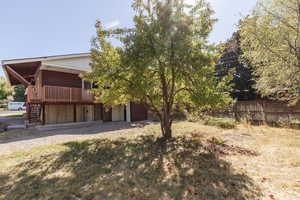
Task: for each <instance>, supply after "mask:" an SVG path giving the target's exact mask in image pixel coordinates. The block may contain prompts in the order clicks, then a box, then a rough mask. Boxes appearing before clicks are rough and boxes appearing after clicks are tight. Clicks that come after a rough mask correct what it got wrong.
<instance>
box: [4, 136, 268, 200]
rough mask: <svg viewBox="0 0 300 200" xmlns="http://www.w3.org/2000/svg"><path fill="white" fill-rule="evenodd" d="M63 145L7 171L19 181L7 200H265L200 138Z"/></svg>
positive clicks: (8, 193) (256, 189) (9, 192)
mask: <svg viewBox="0 0 300 200" xmlns="http://www.w3.org/2000/svg"><path fill="white" fill-rule="evenodd" d="M64 145H66V146H67V147H68V150H66V151H64V152H61V153H58V154H51V155H48V156H43V157H40V158H38V159H35V160H30V161H27V162H24V163H22V164H20V165H18V166H16V167H15V168H14V169H12V171H10V172H8V174H9V173H10V174H14V176H12V177H11V179H13V180H14V183H13V184H11V185H7V184H6V185H0V187H2V189H3V188H4V187H5V188H9V189H8V190H6V193H5V195H4V199H10V200H13V199H58V200H60V199H74V200H79V199H84V200H87V199H88V200H89V199H91V200H96V199H178V200H179V199H205V200H215V199H218V200H219V199H220V200H221V199H236V200H245V199H251V200H254V199H261V195H262V194H261V191H260V189H259V187H258V186H256V185H255V183H254V182H253V180H251V178H249V177H248V176H247V175H246V174H239V173H237V172H235V171H234V170H233V169H232V167H231V164H230V163H229V162H227V161H225V160H223V159H222V158H220V157H218V155H217V154H215V153H213V152H211V151H208V150H206V148H204V145H203V144H202V143H201V142H200V140H199V138H192V137H178V138H176V139H174V140H173V141H171V142H168V143H167V144H166V145H164V146H161V145H159V144H157V143H156V139H155V137H153V136H144V137H139V138H137V139H135V140H127V139H124V138H121V139H117V140H113V141H111V140H90V141H84V142H69V143H65V144H64ZM8 174H7V175H4V176H5V177H7V176H9V175H8ZM4 176H3V177H4ZM0 191H1V188H0ZM2 191H3V190H2Z"/></svg>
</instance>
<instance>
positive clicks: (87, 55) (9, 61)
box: [2, 53, 91, 65]
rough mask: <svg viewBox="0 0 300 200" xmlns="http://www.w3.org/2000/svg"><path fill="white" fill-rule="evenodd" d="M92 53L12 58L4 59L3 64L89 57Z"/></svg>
mask: <svg viewBox="0 0 300 200" xmlns="http://www.w3.org/2000/svg"><path fill="white" fill-rule="evenodd" d="M90 55H91V54H90V53H76V54H66V55H55V56H43V57H33V58H20V59H10V60H2V65H9V64H18V63H28V62H42V61H48V60H58V59H67V58H80V57H89V56H90Z"/></svg>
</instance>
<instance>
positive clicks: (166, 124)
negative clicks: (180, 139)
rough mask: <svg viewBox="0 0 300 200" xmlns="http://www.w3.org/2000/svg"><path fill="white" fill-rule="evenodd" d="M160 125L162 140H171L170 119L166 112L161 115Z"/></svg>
mask: <svg viewBox="0 0 300 200" xmlns="http://www.w3.org/2000/svg"><path fill="white" fill-rule="evenodd" d="M160 125H161V130H162V134H163V138H164V139H165V140H168V139H171V138H172V119H171V114H170V113H167V112H164V113H163V118H162V120H161V122H160Z"/></svg>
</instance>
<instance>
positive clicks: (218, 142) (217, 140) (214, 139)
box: [208, 137, 226, 146]
mask: <svg viewBox="0 0 300 200" xmlns="http://www.w3.org/2000/svg"><path fill="white" fill-rule="evenodd" d="M208 142H210V143H211V144H215V145H219V146H223V145H225V144H226V141H225V140H224V139H222V138H219V137H218V138H217V137H212V138H210V139H209V140H208Z"/></svg>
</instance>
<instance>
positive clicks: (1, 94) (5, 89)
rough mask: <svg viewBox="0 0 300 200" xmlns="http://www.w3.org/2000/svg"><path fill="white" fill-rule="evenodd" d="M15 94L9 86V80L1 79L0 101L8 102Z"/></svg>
mask: <svg viewBox="0 0 300 200" xmlns="http://www.w3.org/2000/svg"><path fill="white" fill-rule="evenodd" d="M12 94H13V89H12V87H11V86H10V85H9V84H8V82H7V80H6V79H5V78H3V77H0V101H3V100H6V99H7V97H8V96H11V95H12Z"/></svg>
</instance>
